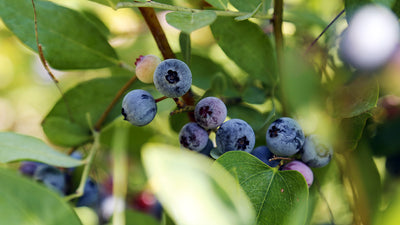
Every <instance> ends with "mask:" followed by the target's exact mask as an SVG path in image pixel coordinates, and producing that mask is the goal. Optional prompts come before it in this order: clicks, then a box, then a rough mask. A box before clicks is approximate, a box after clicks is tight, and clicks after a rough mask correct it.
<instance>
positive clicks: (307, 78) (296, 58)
mask: <svg viewBox="0 0 400 225" xmlns="http://www.w3.org/2000/svg"><path fill="white" fill-rule="evenodd" d="M285 53H286V54H285V56H286V57H285V65H290V66H285V68H284V69H283V72H282V81H281V84H282V87H281V88H282V93H283V98H284V102H285V106H286V107H287V108H288V109H289V110H290V112H296V111H298V110H299V109H302V108H304V107H310V105H318V104H319V103H320V102H321V99H323V94H324V91H323V90H322V88H321V82H320V78H319V76H318V75H317V73H316V72H315V71H314V69H313V68H312V67H311V66H310V65H309V64H308V63H307V62H306V61H304V60H302V56H301V55H299V54H298V53H294V52H289V51H287V52H285Z"/></svg>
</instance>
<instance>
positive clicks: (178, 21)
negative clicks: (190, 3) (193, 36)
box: [165, 11, 217, 34]
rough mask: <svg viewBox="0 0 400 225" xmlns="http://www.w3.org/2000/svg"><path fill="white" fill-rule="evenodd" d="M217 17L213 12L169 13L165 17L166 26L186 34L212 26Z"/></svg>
mask: <svg viewBox="0 0 400 225" xmlns="http://www.w3.org/2000/svg"><path fill="white" fill-rule="evenodd" d="M216 18H217V15H216V14H215V12H213V11H201V12H196V13H192V12H170V13H168V14H167V15H166V16H165V19H166V20H167V22H168V24H170V25H171V26H173V27H175V28H176V29H179V30H181V31H183V32H185V33H187V34H190V33H192V32H193V31H195V30H197V29H200V28H202V27H205V26H208V25H210V24H212V23H213V22H214V21H215V19H216Z"/></svg>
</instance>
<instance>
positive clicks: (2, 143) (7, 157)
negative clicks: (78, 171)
mask: <svg viewBox="0 0 400 225" xmlns="http://www.w3.org/2000/svg"><path fill="white" fill-rule="evenodd" d="M22 160H29V161H38V162H43V163H46V164H50V165H53V166H59V167H76V166H79V165H82V164H83V162H82V161H80V160H76V159H74V158H71V157H69V156H67V155H65V154H63V153H61V152H58V151H57V150H54V149H52V148H51V147H49V146H47V145H46V144H45V143H44V142H43V141H42V140H40V139H38V138H35V137H31V136H26V135H22V134H17V133H11V132H0V162H2V163H8V162H14V161H22ZM0 186H1V185H0Z"/></svg>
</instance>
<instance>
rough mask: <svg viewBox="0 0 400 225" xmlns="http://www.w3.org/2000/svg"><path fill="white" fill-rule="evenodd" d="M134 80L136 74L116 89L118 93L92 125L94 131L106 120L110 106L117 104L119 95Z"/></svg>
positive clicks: (99, 128)
mask: <svg viewBox="0 0 400 225" xmlns="http://www.w3.org/2000/svg"><path fill="white" fill-rule="evenodd" d="M135 81H136V76H133V77H132V78H131V79H130V80H129V81H128V82H126V83H125V84H124V86H123V87H122V88H121V89H120V90H119V91H118V93H117V94H116V95H115V97H114V99H113V100H112V101H111V102H110V104H109V105H108V106H107V108H106V110H105V111H104V112H103V114H101V116H100V118H99V120H97V122H96V124H95V125H94V129H95V130H96V131H100V130H101V126H102V125H103V123H104V121H105V120H106V118H107V116H108V114H109V113H110V111H111V110H112V108H113V107H114V106H115V104H117V102H118V100H119V99H120V98H121V96H122V95H123V94H124V92H125V91H126V90H128V88H129V87H130V86H131V85H132V84H133V83H134V82H135Z"/></svg>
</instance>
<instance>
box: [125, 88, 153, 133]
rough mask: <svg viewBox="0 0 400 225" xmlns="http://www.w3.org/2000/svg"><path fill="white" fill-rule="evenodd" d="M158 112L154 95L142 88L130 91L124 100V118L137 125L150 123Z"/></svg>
mask: <svg viewBox="0 0 400 225" xmlns="http://www.w3.org/2000/svg"><path fill="white" fill-rule="evenodd" d="M156 113H157V105H156V102H155V100H154V98H153V96H152V95H151V94H150V93H149V92H147V91H145V90H141V89H136V90H133V91H130V92H129V93H128V94H126V95H125V97H124V99H123V101H122V115H123V116H124V119H125V120H127V121H129V122H130V123H131V124H133V125H135V126H144V125H147V124H149V123H150V122H151V121H152V120H153V119H154V117H155V116H156Z"/></svg>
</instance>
